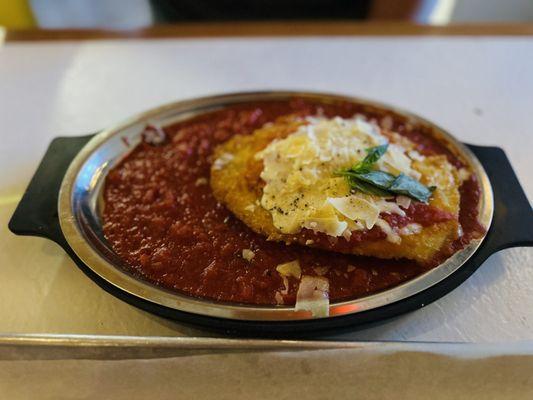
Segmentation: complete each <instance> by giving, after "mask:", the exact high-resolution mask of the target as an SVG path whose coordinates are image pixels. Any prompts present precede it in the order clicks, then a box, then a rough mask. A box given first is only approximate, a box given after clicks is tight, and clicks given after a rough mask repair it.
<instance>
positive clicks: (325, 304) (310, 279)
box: [294, 275, 329, 317]
mask: <svg viewBox="0 0 533 400" xmlns="http://www.w3.org/2000/svg"><path fill="white" fill-rule="evenodd" d="M294 310H295V311H311V315H312V316H313V317H327V316H328V315H329V281H328V280H327V279H326V278H323V277H315V276H308V275H304V276H302V280H301V281H300V286H299V287H298V292H297V293H296V304H295V305H294Z"/></svg>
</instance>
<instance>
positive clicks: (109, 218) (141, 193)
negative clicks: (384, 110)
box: [102, 98, 481, 305]
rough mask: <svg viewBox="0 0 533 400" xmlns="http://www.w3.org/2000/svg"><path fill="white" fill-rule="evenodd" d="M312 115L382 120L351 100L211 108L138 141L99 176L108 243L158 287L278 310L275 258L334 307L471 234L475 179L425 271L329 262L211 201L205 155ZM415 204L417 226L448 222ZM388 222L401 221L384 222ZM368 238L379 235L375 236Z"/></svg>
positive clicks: (428, 141) (434, 149)
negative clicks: (296, 267)
mask: <svg viewBox="0 0 533 400" xmlns="http://www.w3.org/2000/svg"><path fill="white" fill-rule="evenodd" d="M319 111H320V112H322V113H323V114H324V115H325V116H327V117H334V116H341V117H344V118H347V117H351V116H353V115H354V114H357V113H361V114H364V115H366V116H367V117H368V118H376V119H377V120H378V121H379V120H380V119H381V118H383V114H379V112H378V111H375V110H372V109H368V108H365V106H361V105H358V104H352V103H348V102H346V103H338V104H318V103H313V102H309V101H306V100H303V99H299V98H295V99H293V100H291V101H284V102H283V101H273V102H263V103H252V104H247V105H239V106H235V107H233V108H226V109H223V110H219V111H215V112H212V113H208V114H205V115H202V116H200V117H197V118H194V119H191V120H187V121H185V122H181V123H178V124H175V125H172V126H169V127H166V128H165V134H166V135H165V136H166V138H165V140H164V142H163V143H159V144H157V145H155V144H150V143H148V141H146V140H145V141H143V142H142V143H141V144H139V145H138V146H137V147H136V148H134V149H133V150H132V152H131V153H130V154H129V155H128V156H127V157H126V158H125V159H124V160H123V161H122V162H121V163H120V164H119V165H117V166H116V167H115V168H114V169H113V170H112V171H110V173H109V175H108V176H107V178H106V184H105V188H104V200H105V208H104V211H103V215H102V217H103V230H104V235H105V237H106V238H107V240H108V241H109V243H110V245H111V247H112V248H113V249H114V251H115V252H116V253H117V254H118V255H119V256H120V257H121V258H122V259H123V260H124V261H125V262H126V264H127V265H128V268H129V269H130V270H131V272H133V273H134V274H136V275H138V276H140V277H142V278H143V279H145V280H148V281H150V282H152V283H155V284H157V285H160V286H162V287H165V288H168V289H172V290H176V291H179V292H182V293H185V294H188V295H191V296H197V297H203V298H209V299H213V300H219V301H228V302H239V303H248V304H258V305H260V304H262V305H269V304H277V301H276V298H275V295H276V292H282V291H284V289H285V286H284V283H283V280H282V279H281V277H280V275H279V274H278V273H277V272H276V266H277V265H279V264H281V263H284V262H289V261H293V260H295V259H298V260H299V261H300V265H301V268H302V274H304V275H314V276H317V275H323V276H325V277H326V278H328V280H329V282H330V286H329V287H330V293H329V294H330V299H331V300H332V301H335V300H341V299H349V298H357V297H362V296H365V295H369V294H371V293H375V292H377V291H381V290H384V289H387V288H389V287H392V286H395V285H398V284H400V283H402V282H404V281H406V280H409V279H411V278H413V277H415V276H417V275H420V274H421V273H423V272H425V271H427V270H429V269H431V268H433V267H435V266H436V265H437V264H438V263H439V262H440V261H442V258H444V257H446V256H448V255H449V254H450V252H453V251H457V250H458V249H460V248H461V247H463V246H464V245H465V244H467V243H468V242H469V241H470V240H471V238H473V237H476V236H479V234H480V232H481V229H480V227H479V224H477V206H478V202H479V196H480V192H479V185H478V184H477V182H476V181H475V177H473V178H472V179H470V180H469V181H467V182H466V183H465V184H463V185H462V187H461V212H460V221H461V223H462V226H463V230H464V235H463V237H462V238H461V240H459V241H457V242H456V243H454V245H453V246H452V247H453V248H451V249H448V250H447V252H446V251H445V253H446V254H444V253H443V255H442V257H441V258H440V259H439V260H435V262H434V263H433V264H432V265H419V264H417V263H415V262H413V261H408V260H384V259H377V258H372V257H359V256H353V255H343V254H334V256H332V254H331V253H330V252H327V251H323V250H317V249H312V248H308V247H304V246H300V245H286V244H284V243H277V242H269V241H267V240H266V238H264V237H263V236H261V235H259V234H257V233H255V232H253V231H252V230H250V229H249V228H248V227H247V226H246V225H244V224H243V223H242V222H241V221H240V220H238V219H237V218H236V217H234V216H233V214H232V213H231V212H229V211H228V210H227V209H226V208H225V207H224V206H223V205H221V204H220V203H218V202H217V201H216V199H215V198H214V197H213V194H212V193H211V188H210V185H209V175H210V167H211V163H212V161H213V160H212V152H213V149H214V148H215V147H216V146H217V145H218V144H220V143H222V142H224V141H226V140H228V139H229V138H230V137H231V136H233V135H236V134H244V135H246V134H250V133H252V132H253V131H254V130H255V129H257V128H259V127H261V126H262V125H263V124H265V123H267V122H271V121H274V120H275V119H276V118H278V117H280V116H282V115H287V114H297V115H301V116H307V115H316V114H317V112H319ZM392 118H393V129H394V130H395V131H396V132H398V133H400V134H402V135H406V136H407V137H409V138H410V139H411V140H413V141H414V142H415V143H417V146H418V150H419V151H420V152H421V153H422V154H426V155H428V154H446V155H447V156H448V158H449V160H450V162H452V163H453V164H454V165H456V166H458V167H461V166H462V163H461V161H460V160H459V159H458V158H457V157H455V156H454V155H453V153H451V152H450V151H449V150H448V149H447V148H446V147H445V146H444V145H442V144H440V143H439V142H438V141H436V140H435V139H432V138H431V136H429V134H428V132H424V131H423V129H425V128H416V127H411V126H410V125H409V123H408V122H407V121H402V120H401V119H400V118H399V117H397V116H392ZM389 124H390V119H389ZM125 145H127V143H125ZM419 207H421V208H419V209H417V206H415V207H414V208H413V206H412V207H411V209H410V210H408V214H412V216H415V217H414V218H416V219H417V220H420V221H422V222H423V221H424V218H426V219H427V218H429V217H428V215H430V218H431V219H433V220H435V221H437V220H439V219H442V218H444V219H446V218H447V217H446V215H440V214H438V213H435V212H434V210H433V211H432V210H431V209H427V206H426V208H424V207H422V205H421V206H419ZM437 211H438V210H437ZM428 213H429V214H428ZM416 215H418V217H416ZM420 215H422V217H421V216H420ZM424 215H426V217H424ZM386 217H387V216H386ZM389 222H390V223H392V224H393V225H396V226H398V225H403V224H405V221H401V220H396V221H395V220H394V217H392V216H391V217H390V218H389ZM368 235H369V236H368V237H371V238H372V237H373V238H382V232H381V231H379V230H377V231H376V230H375V231H370V233H369V234H368ZM243 249H250V250H252V251H253V252H254V253H255V256H254V257H253V259H252V260H250V261H247V260H245V259H244V258H243V256H242V250H243ZM297 286H298V281H297V280H295V279H289V290H288V293H287V295H285V296H284V303H285V304H293V303H294V301H295V297H296V291H297Z"/></svg>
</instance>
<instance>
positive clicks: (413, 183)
mask: <svg viewBox="0 0 533 400" xmlns="http://www.w3.org/2000/svg"><path fill="white" fill-rule="evenodd" d="M388 190H390V191H391V192H393V193H396V194H403V195H405V196H408V197H411V198H413V199H415V200H418V201H421V202H424V203H427V202H428V200H429V198H430V197H431V194H432V193H433V191H434V190H435V187H434V186H431V187H427V186H425V185H423V184H421V183H420V182H418V181H417V180H416V179H413V178H411V177H410V176H407V175H405V174H400V175H398V176H397V177H396V179H395V180H394V182H392V184H391V185H390V186H389V188H388Z"/></svg>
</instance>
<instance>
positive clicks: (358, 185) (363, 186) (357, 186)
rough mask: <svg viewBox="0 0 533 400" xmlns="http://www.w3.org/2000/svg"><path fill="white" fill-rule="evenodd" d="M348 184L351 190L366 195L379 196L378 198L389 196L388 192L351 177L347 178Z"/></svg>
mask: <svg viewBox="0 0 533 400" xmlns="http://www.w3.org/2000/svg"><path fill="white" fill-rule="evenodd" d="M349 184H350V187H351V188H352V189H354V190H359V191H360V192H363V193H366V194H373V195H374V196H380V197H390V196H391V193H390V192H388V191H386V190H383V189H380V188H379V187H377V186H374V185H372V184H371V183H368V182H365V181H360V180H358V179H357V178H354V177H353V176H350V177H349Z"/></svg>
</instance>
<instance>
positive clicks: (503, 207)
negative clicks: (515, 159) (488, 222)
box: [467, 144, 533, 252]
mask: <svg viewBox="0 0 533 400" xmlns="http://www.w3.org/2000/svg"><path fill="white" fill-rule="evenodd" d="M467 146H468V147H469V148H470V150H472V152H473V153H474V154H475V155H476V156H477V158H478V159H479V161H480V162H481V164H483V167H484V168H485V171H486V172H487V175H488V176H489V179H490V182H491V184H492V190H493V193H494V217H493V220H492V226H491V229H490V231H489V234H488V235H487V240H486V241H487V247H488V248H489V249H490V250H489V251H490V252H497V251H499V250H502V249H505V248H508V247H518V246H533V210H532V208H531V204H530V202H529V200H528V199H527V196H526V194H525V193H524V190H523V189H522V186H520V182H519V181H518V178H517V177H516V174H515V172H514V171H513V167H511V163H510V162H509V159H508V158H507V155H506V154H505V152H504V151H503V150H502V149H500V148H499V147H485V146H474V145H471V144H469V145H467Z"/></svg>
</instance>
